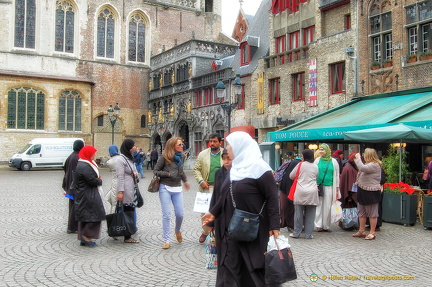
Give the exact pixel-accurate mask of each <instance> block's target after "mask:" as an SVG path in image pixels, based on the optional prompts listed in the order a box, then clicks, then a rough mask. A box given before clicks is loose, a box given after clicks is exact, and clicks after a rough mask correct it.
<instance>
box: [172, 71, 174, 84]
mask: <svg viewBox="0 0 432 287" xmlns="http://www.w3.org/2000/svg"><path fill="white" fill-rule="evenodd" d="M174 82H175V75H174V71H171V84H174Z"/></svg>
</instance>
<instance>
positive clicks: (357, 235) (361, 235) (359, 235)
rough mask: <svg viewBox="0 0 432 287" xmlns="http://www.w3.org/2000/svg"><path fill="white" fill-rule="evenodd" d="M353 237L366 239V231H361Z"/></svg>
mask: <svg viewBox="0 0 432 287" xmlns="http://www.w3.org/2000/svg"><path fill="white" fill-rule="evenodd" d="M352 236H353V237H360V238H364V237H366V231H364V230H362V231H360V230H359V231H358V232H356V233H354V234H353V235H352Z"/></svg>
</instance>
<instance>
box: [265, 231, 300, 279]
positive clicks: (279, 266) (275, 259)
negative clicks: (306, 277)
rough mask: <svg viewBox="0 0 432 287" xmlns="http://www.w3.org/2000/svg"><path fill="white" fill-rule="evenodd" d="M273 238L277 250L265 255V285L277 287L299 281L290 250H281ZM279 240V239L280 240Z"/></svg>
mask: <svg viewBox="0 0 432 287" xmlns="http://www.w3.org/2000/svg"><path fill="white" fill-rule="evenodd" d="M271 238H273V240H274V242H275V244H276V246H277V249H273V250H270V251H268V252H266V253H265V255H264V256H265V283H266V285H267V286H275V285H279V284H282V283H284V282H287V281H291V280H295V279H297V272H296V269H295V265H294V259H293V256H292V253H291V249H290V248H283V249H280V248H279V244H278V243H277V240H276V239H274V236H272V237H270V240H272V239H271ZM278 239H279V238H278ZM286 240H287V241H288V239H286Z"/></svg>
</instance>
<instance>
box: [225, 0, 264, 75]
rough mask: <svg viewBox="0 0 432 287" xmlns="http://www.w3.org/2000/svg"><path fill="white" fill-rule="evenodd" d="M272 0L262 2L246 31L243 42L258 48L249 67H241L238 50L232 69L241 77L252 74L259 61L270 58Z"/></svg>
mask: <svg viewBox="0 0 432 287" xmlns="http://www.w3.org/2000/svg"><path fill="white" fill-rule="evenodd" d="M271 2H272V1H271V0H262V1H261V5H260V6H259V8H258V10H257V12H256V14H255V16H254V17H253V20H252V22H251V23H249V29H248V30H247V31H246V35H245V37H244V41H243V42H248V44H249V45H251V46H254V47H256V48H257V49H256V51H255V53H254V54H253V57H252V58H251V61H250V62H249V64H248V65H244V66H241V65H240V49H238V50H237V52H236V54H235V56H234V59H233V64H232V68H233V70H234V71H235V73H236V74H240V76H244V75H250V74H252V73H253V72H254V71H255V70H256V68H257V67H258V60H260V59H262V58H264V57H266V56H268V54H269V48H270V37H269V29H270V23H269V22H270V21H269V11H270V8H271Z"/></svg>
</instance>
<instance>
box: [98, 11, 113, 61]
mask: <svg viewBox="0 0 432 287" xmlns="http://www.w3.org/2000/svg"><path fill="white" fill-rule="evenodd" d="M114 32H115V19H114V13H113V12H112V11H111V10H110V9H108V8H105V9H103V10H102V11H101V12H100V13H99V15H98V19H97V56H98V57H103V58H114V36H115V34H114Z"/></svg>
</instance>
